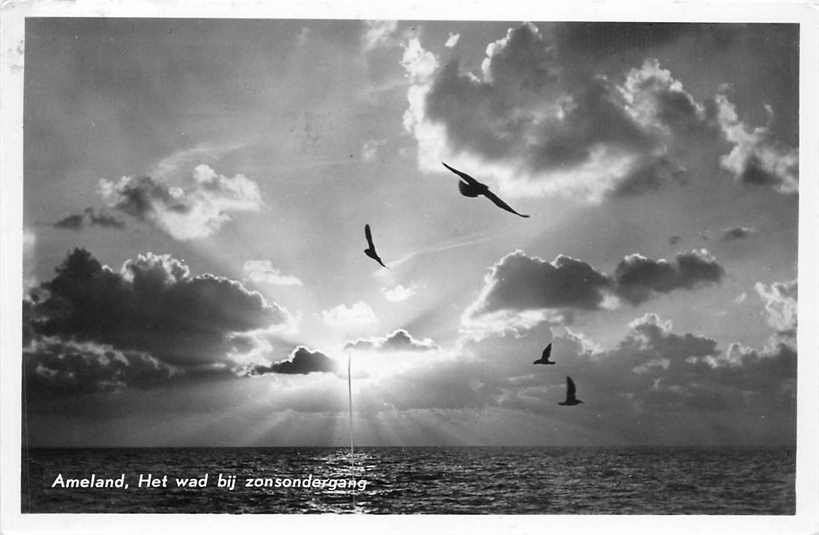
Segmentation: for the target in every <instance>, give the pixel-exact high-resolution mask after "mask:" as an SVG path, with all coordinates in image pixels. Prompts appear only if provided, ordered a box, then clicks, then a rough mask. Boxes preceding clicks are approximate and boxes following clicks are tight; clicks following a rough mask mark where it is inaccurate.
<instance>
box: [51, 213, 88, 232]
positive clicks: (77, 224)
mask: <svg viewBox="0 0 819 535" xmlns="http://www.w3.org/2000/svg"><path fill="white" fill-rule="evenodd" d="M84 225H85V217H84V216H83V214H71V215H69V216H66V217H64V218H62V219H60V220H59V221H57V222H56V223H54V227H55V228H65V229H71V230H79V229H81V228H82V227H83V226H84Z"/></svg>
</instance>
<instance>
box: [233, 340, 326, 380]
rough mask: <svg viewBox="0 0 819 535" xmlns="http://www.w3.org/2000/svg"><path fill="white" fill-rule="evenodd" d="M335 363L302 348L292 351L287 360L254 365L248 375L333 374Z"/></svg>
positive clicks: (319, 354) (318, 353)
mask: <svg viewBox="0 0 819 535" xmlns="http://www.w3.org/2000/svg"><path fill="white" fill-rule="evenodd" d="M335 370H336V363H335V361H333V359H331V358H330V357H328V356H327V355H325V354H324V353H321V352H320V351H310V350H309V349H307V348H306V347H304V346H299V347H297V348H296V349H294V350H293V352H292V353H291V354H290V357H289V358H288V359H287V360H282V361H279V362H274V363H273V364H270V365H256V366H253V367H252V368H251V369H250V370H249V372H248V373H249V374H250V375H265V374H268V373H285V374H299V375H307V374H308V373H314V372H334V371H335Z"/></svg>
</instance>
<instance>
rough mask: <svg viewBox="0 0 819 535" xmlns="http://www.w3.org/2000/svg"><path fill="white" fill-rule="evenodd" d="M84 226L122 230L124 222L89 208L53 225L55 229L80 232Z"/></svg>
mask: <svg viewBox="0 0 819 535" xmlns="http://www.w3.org/2000/svg"><path fill="white" fill-rule="evenodd" d="M86 226H95V227H103V228H116V229H123V228H125V222H123V221H120V220H119V219H117V218H116V217H114V216H112V215H111V214H108V213H106V212H104V211H100V212H97V211H95V210H94V209H93V208H90V207H89V208H86V209H85V210H83V212H82V213H80V214H71V215H69V216H66V217H64V218H63V219H60V220H59V221H57V222H56V223H54V227H55V228H63V229H70V230H81V229H83V228H84V227H86Z"/></svg>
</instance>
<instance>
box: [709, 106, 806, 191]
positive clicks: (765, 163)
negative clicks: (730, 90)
mask: <svg viewBox="0 0 819 535" xmlns="http://www.w3.org/2000/svg"><path fill="white" fill-rule="evenodd" d="M716 104H717V109H718V120H719V125H720V127H721V128H722V132H723V135H724V136H725V139H726V140H728V141H729V142H730V143H731V144H733V148H732V149H731V151H730V152H729V153H728V154H726V155H724V156H722V158H721V159H720V164H721V165H722V167H723V168H724V169H726V170H728V171H729V172H730V173H732V174H733V176H734V179H735V180H736V181H737V182H739V183H740V184H744V185H747V186H764V187H770V188H773V189H774V190H776V191H778V192H779V193H783V194H795V193H797V192H798V191H799V151H798V149H796V148H793V147H790V146H788V145H787V144H785V143H783V142H781V141H780V140H778V139H777V138H776V137H775V136H774V134H773V132H772V131H771V129H770V128H769V127H768V126H758V127H755V128H751V127H750V126H748V125H747V124H745V123H744V122H743V121H742V120H740V118H739V115H738V114H737V110H736V106H735V105H734V104H733V103H732V102H731V101H730V100H728V98H727V96H726V95H725V94H722V93H721V94H718V95H717V97H716Z"/></svg>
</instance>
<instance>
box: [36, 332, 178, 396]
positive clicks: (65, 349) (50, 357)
mask: <svg viewBox="0 0 819 535" xmlns="http://www.w3.org/2000/svg"><path fill="white" fill-rule="evenodd" d="M23 368H24V384H25V388H26V395H27V396H33V397H41V396H48V395H54V396H58V395H69V394H70V395H76V394H87V393H91V392H102V391H119V390H123V389H125V388H128V387H137V388H138V387H148V386H153V385H155V384H158V383H162V382H166V381H168V380H169V379H171V378H172V377H173V376H175V375H178V374H180V373H183V372H182V370H181V369H179V368H176V367H174V366H170V365H168V364H165V363H164V362H162V361H160V360H158V359H156V358H154V357H152V356H151V355H149V354H147V353H144V352H140V351H120V350H117V349H115V348H114V347H112V346H110V345H107V344H96V343H94V342H77V341H72V340H60V339H59V338H56V337H43V338H40V339H37V340H34V341H33V342H32V343H31V344H29V345H28V346H27V347H25V348H24V350H23Z"/></svg>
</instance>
